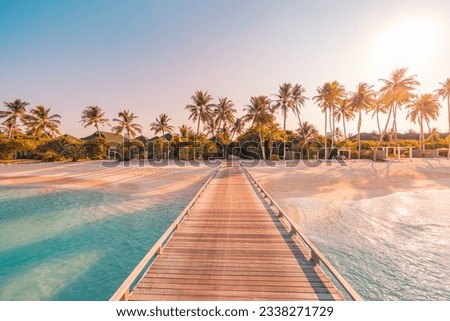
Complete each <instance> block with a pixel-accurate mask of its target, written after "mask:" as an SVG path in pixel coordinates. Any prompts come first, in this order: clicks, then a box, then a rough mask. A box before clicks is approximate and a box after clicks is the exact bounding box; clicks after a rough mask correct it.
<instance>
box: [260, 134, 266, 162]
mask: <svg viewBox="0 0 450 321" xmlns="http://www.w3.org/2000/svg"><path fill="white" fill-rule="evenodd" d="M259 141H260V143H261V155H262V158H263V160H266V148H265V146H264V139H263V136H262V131H259Z"/></svg>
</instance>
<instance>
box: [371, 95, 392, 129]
mask: <svg viewBox="0 0 450 321" xmlns="http://www.w3.org/2000/svg"><path fill="white" fill-rule="evenodd" d="M376 95H377V99H376V100H375V102H374V103H373V104H372V110H371V111H372V118H373V117H375V116H376V117H377V128H378V137H380V136H381V127H380V113H382V114H386V113H387V112H388V110H389V106H388V105H389V103H388V102H386V101H385V100H386V99H384V96H383V95H380V94H379V93H377V94H376Z"/></svg>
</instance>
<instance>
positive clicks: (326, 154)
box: [323, 109, 328, 160]
mask: <svg viewBox="0 0 450 321" xmlns="http://www.w3.org/2000/svg"><path fill="white" fill-rule="evenodd" d="M327 140H328V138H327V109H325V154H324V156H323V159H324V160H326V159H327V158H328V151H327Z"/></svg>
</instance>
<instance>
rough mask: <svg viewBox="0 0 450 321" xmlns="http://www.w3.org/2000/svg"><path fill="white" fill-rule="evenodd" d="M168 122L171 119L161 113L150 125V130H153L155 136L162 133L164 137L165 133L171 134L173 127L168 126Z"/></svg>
mask: <svg viewBox="0 0 450 321" xmlns="http://www.w3.org/2000/svg"><path fill="white" fill-rule="evenodd" d="M170 120H171V118H169V116H167V114H165V113H163V114H161V115H159V117H158V118H156V119H155V121H154V122H153V123H151V124H150V126H151V128H150V130H154V131H155V135H158V134H159V133H162V135H163V136H164V135H165V134H166V133H173V130H174V129H175V127H173V126H172V125H169V121H170Z"/></svg>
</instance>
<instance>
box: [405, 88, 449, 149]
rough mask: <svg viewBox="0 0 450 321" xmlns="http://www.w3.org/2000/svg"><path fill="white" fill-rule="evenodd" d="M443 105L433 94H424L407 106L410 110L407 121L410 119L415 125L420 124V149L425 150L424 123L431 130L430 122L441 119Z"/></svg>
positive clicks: (416, 97)
mask: <svg viewBox="0 0 450 321" xmlns="http://www.w3.org/2000/svg"><path fill="white" fill-rule="evenodd" d="M440 107H441V105H440V104H439V102H438V99H437V97H436V96H434V95H432V94H424V95H420V96H415V97H414V99H413V100H412V101H411V102H410V103H409V104H408V105H406V108H408V109H409V112H408V115H407V116H406V119H410V120H411V121H412V122H413V123H414V124H415V123H416V122H418V123H419V127H420V136H419V142H420V148H421V149H425V135H424V130H423V125H424V122H425V124H426V125H427V126H428V129H429V131H430V134H431V130H430V120H436V119H437V118H438V117H439V108H440Z"/></svg>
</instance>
